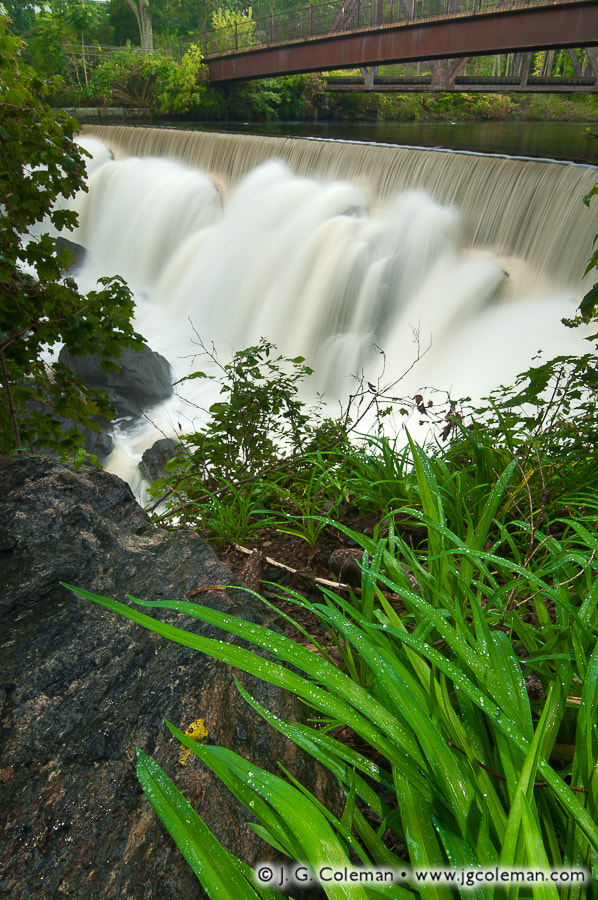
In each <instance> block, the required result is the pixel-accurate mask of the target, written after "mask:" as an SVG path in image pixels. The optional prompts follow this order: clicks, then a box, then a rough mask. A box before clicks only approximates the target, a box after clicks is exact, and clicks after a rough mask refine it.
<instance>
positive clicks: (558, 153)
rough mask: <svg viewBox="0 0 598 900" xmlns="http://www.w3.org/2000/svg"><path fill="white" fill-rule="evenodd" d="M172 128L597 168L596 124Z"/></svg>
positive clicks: (311, 124)
mask: <svg viewBox="0 0 598 900" xmlns="http://www.w3.org/2000/svg"><path fill="white" fill-rule="evenodd" d="M176 127H177V128H181V127H183V128H184V127H190V128H192V129H197V130H203V131H219V132H222V131H225V132H231V133H232V134H237V133H243V134H265V135H287V136H289V137H318V138H329V139H337V140H345V141H374V142H375V143H386V144H396V145H402V146H407V147H428V148H431V149H444V150H464V151H469V152H472V153H499V154H505V155H507V156H526V157H532V158H535V159H538V158H543V159H557V160H568V161H570V162H577V163H590V164H591V165H598V122H512V121H508V122H503V121H500V122H494V121H493V122H451V121H447V122H388V121H380V122H339V121H335V122H258V123H250V122H240V123H229V124H226V125H223V124H217V125H214V124H198V125H191V126H181V125H180V124H178V125H177V126H176Z"/></svg>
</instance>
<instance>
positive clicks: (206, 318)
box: [77, 129, 596, 477]
mask: <svg viewBox="0 0 598 900" xmlns="http://www.w3.org/2000/svg"><path fill="white" fill-rule="evenodd" d="M133 131H137V129H134V130H133ZM184 137H185V139H188V135H185V136H184ZM181 140H183V138H181ZM234 140H235V138H231V141H234ZM312 143H317V142H312ZM321 143H326V144H328V143H330V142H321ZM385 149H388V148H385ZM101 152H102V153H103V151H101ZM433 155H434V154H433V151H428V156H429V157H431V158H433ZM444 156H445V157H448V154H444ZM472 159H473V162H472V167H473V168H476V169H479V167H480V165H481V161H480V158H479V157H475V158H472ZM509 162H512V161H509ZM526 162H527V161H526ZM424 164H425V165H424V168H426V167H427V168H430V167H431V165H432V162H431V161H428V160H424ZM538 165H540V166H542V165H544V166H546V164H542V163H539V164H538ZM92 168H93V170H92V171H90V178H89V182H90V190H89V193H88V195H86V197H85V198H82V199H81V200H80V218H81V225H80V229H79V235H78V238H77V239H78V240H79V241H80V242H81V243H82V244H83V245H84V246H86V247H87V248H88V250H89V256H88V261H87V264H86V266H85V269H84V271H83V272H82V273H81V276H80V278H81V282H82V286H83V287H89V286H90V284H91V282H93V280H94V279H95V278H96V277H97V276H98V275H99V274H111V273H118V274H121V275H123V276H124V277H126V278H127V279H128V281H129V283H130V284H131V286H132V287H133V289H134V290H135V292H136V295H137V298H138V301H137V303H138V305H137V314H136V326H137V328H138V330H139V331H141V332H142V333H143V334H144V336H145V337H146V339H147V341H148V343H149V344H150V346H151V347H152V348H153V349H155V350H157V351H158V352H160V353H162V354H163V355H164V356H165V357H166V358H167V359H168V360H169V361H170V363H171V365H172V366H173V370H174V374H175V377H177V378H180V377H181V376H182V375H184V374H185V373H186V372H187V371H189V368H190V367H192V366H193V357H194V356H197V353H198V350H199V348H198V339H201V340H202V341H203V342H204V343H205V344H206V345H207V346H211V345H212V344H213V345H214V346H215V348H216V350H217V351H218V353H219V354H223V355H226V354H227V353H230V352H232V351H234V350H235V349H240V348H241V347H243V346H248V345H250V344H252V343H256V342H257V341H258V340H259V339H260V337H262V336H264V337H266V338H268V339H269V340H270V341H272V342H273V343H274V344H275V345H276V346H277V347H278V348H279V350H280V351H281V352H283V353H284V354H286V355H289V356H296V355H298V354H302V355H304V356H305V357H306V359H307V361H308V362H309V364H310V365H311V366H312V367H313V368H314V369H315V375H314V378H313V384H312V387H313V390H314V393H315V391H316V390H317V391H323V392H325V394H326V396H327V397H328V398H329V399H333V400H337V399H341V400H342V399H343V398H344V397H345V396H346V395H348V393H349V391H350V389H351V387H352V385H353V382H352V381H351V376H352V375H358V374H360V373H362V372H363V373H365V376H366V378H370V380H375V379H376V377H377V375H378V371H377V366H378V365H379V350H378V349H377V348H382V350H383V351H384V353H385V355H386V362H385V365H386V371H385V380H386V381H387V382H390V381H393V380H394V379H395V378H398V377H399V376H400V374H401V373H402V372H403V371H404V370H406V369H408V368H409V366H410V364H411V363H412V361H413V359H414V357H415V355H416V352H417V350H416V343H415V341H414V332H416V333H417V335H418V339H419V345H420V347H422V348H424V347H427V346H428V345H429V344H430V343H431V349H430V350H429V351H428V352H427V353H426V354H425V356H424V358H423V359H422V360H421V361H420V363H419V364H418V366H416V367H415V369H414V370H413V371H412V372H411V373H410V375H409V378H408V379H407V380H406V381H405V382H404V384H403V390H404V392H405V393H409V392H411V393H413V392H414V391H415V390H417V389H419V388H420V387H421V386H424V385H431V386H434V387H438V388H441V389H450V390H451V392H452V394H453V396H461V395H465V394H468V395H473V396H476V397H481V396H482V395H483V394H484V393H486V392H488V391H489V390H491V389H492V388H493V387H495V386H496V385H497V384H498V383H500V382H505V381H507V380H509V379H511V378H512V377H513V376H514V375H515V374H517V373H518V372H519V371H521V370H523V369H524V368H527V366H528V365H529V363H530V360H531V358H532V356H533V355H534V354H535V353H536V352H537V351H539V350H542V351H543V353H544V357H545V358H549V357H550V355H554V354H555V353H565V352H575V351H576V350H577V349H579V347H580V346H581V337H580V336H579V335H578V334H575V333H573V332H571V331H570V330H568V329H566V328H564V326H562V325H561V323H560V319H561V317H562V316H563V315H570V314H572V313H573V310H574V308H575V305H576V303H577V302H578V301H579V298H580V297H581V295H582V294H583V286H582V284H581V274H580V276H579V281H577V282H576V283H574V278H573V277H572V275H571V273H570V272H569V273H566V275H565V277H564V278H559V277H558V273H556V274H555V273H554V272H551V273H548V274H547V275H546V276H544V274H543V272H542V271H539V269H541V268H542V266H541V261H542V259H543V254H544V255H545V254H546V250H545V248H544V245H543V244H542V241H541V233H540V232H541V230H542V229H543V228H546V243H548V245H549V247H550V246H554V245H555V244H558V243H559V237H558V234H557V236H556V238H555V234H554V232H555V231H556V232H558V231H559V227H560V225H559V216H560V222H561V223H564V228H565V230H566V229H568V228H569V223H570V222H571V219H572V215H573V214H572V212H571V208H570V207H574V203H573V202H571V203H570V207H567V209H561V210H560V211H559V210H555V211H554V213H553V215H552V217H551V220H550V221H549V222H546V215H545V212H544V211H543V210H544V206H542V204H544V205H545V204H546V198H545V197H542V198H538V204H539V205H540V206H541V207H542V208H541V212H540V213H539V214H538V215H536V216H535V217H534V216H533V215H531V212H530V210H529V209H525V210H520V211H519V212H518V214H517V216H515V215H514V213H513V209H514V207H513V190H512V189H513V184H512V182H509V181H507V182H503V185H502V191H503V194H504V195H505V198H506V205H507V207H508V208H509V210H510V212H509V215H510V216H511V218H512V219H513V220H515V219H517V228H518V229H520V228H521V223H522V221H523V222H527V228H528V230H529V232H530V234H529V235H528V240H527V247H528V259H517V258H515V257H514V256H513V255H512V249H511V248H510V247H509V246H508V242H507V243H505V241H504V239H503V238H501V239H500V241H497V242H496V243H497V247H495V248H492V246H489V241H488V239H485V240H483V241H481V242H480V246H476V243H475V241H472V240H471V238H472V234H473V235H475V233H477V234H478V235H479V234H480V233H481V232H482V231H483V232H484V233H485V234H489V233H494V232H492V229H491V228H490V227H489V223H488V222H486V221H485V220H484V207H486V208H487V209H488V210H489V212H488V215H489V216H493V217H494V219H495V220H496V221H495V224H494V231H495V232H496V230H497V229H498V231H501V229H502V230H504V228H505V223H503V222H502V221H501V219H500V217H501V213H500V199H501V198H500V197H499V196H497V193H496V191H497V189H496V187H494V186H492V190H490V191H489V193H488V194H487V196H485V197H484V196H482V197H481V198H480V197H479V196H478V197H477V198H476V203H477V205H478V207H480V206H481V211H480V210H478V213H477V216H478V218H477V224H475V225H472V223H471V221H470V218H471V217H470V216H469V212H468V209H459V208H457V206H456V204H454V203H453V204H447V203H446V202H444V203H440V202H438V200H437V199H435V198H434V199H433V198H432V197H431V196H430V194H429V193H428V192H426V190H425V183H423V182H422V179H419V178H418V182H417V183H416V185H415V188H414V185H413V183H412V181H411V182H410V180H409V177H407V176H406V179H405V180H406V183H407V188H408V189H406V190H403V189H401V187H400V186H397V189H396V190H395V191H391V190H389V189H385V191H384V194H385V196H384V199H383V201H382V202H380V203H379V204H378V203H373V202H372V192H371V191H369V190H368V189H367V187H366V186H365V185H364V184H363V177H362V172H361V174H360V176H359V179H358V180H359V182H360V183H358V184H355V183H352V182H351V181H350V180H349V179H346V180H341V179H339V178H336V177H334V178H332V179H331V178H329V177H320V176H319V175H318V173H315V174H314V176H312V177H306V176H305V175H300V174H296V173H294V172H292V171H291V170H290V168H289V167H288V165H286V164H285V163H283V162H281V161H279V160H271V161H260V164H259V165H257V167H255V168H254V169H253V170H251V171H249V173H248V174H246V175H245V176H244V177H243V178H241V179H240V180H239V181H238V183H237V184H235V185H232V186H228V185H226V187H225V188H224V189H223V188H222V185H221V184H218V186H216V185H215V183H214V180H212V179H211V178H209V177H208V176H207V175H206V174H203V173H202V172H200V171H198V170H197V169H194V168H190V167H187V166H185V165H182V164H181V163H180V162H178V161H175V160H172V159H165V158H160V159H159V158H154V157H149V158H132V157H129V158H124V159H117V160H108V161H103V162H101V163H100V164H99V165H95V166H94V167H92ZM299 168H300V167H299ZM411 168H412V166H411ZM573 168H575V169H576V172H575V173H574V174H575V175H576V177H577V181H576V182H575V183H576V184H577V183H578V182H580V188H579V189H580V194H579V197H578V198H577V202H578V207H577V208H576V215H579V216H580V217H581V216H583V214H584V213H585V207H583V205H582V204H581V196H583V194H582V193H581V190H582V189H583V190H584V191H587V190H589V186H590V185H591V183H593V180H595V177H596V170H592V169H590V168H587V169H584V168H583V167H568V166H559V165H558V164H552V168H551V169H550V171H551V174H552V187H550V184H549V185H548V190H553V191H555V190H556V185H557V184H558V182H559V174H560V175H562V174H563V173H567V172H570V171H571V170H572V169H573ZM406 170H407V173H408V174H409V171H410V167H409V165H407V166H406ZM577 170H579V171H577ZM525 171H526V167H525V166H524V167H523V168H522V169H521V170H518V175H517V179H516V182H517V184H516V186H515V190H517V191H519V192H520V193H521V194H522V196H524V197H525V191H524V189H523V187H522V179H523V178H524V172H525ZM546 171H548V170H546V169H545V170H544V172H546ZM216 175H217V176H222V171H220V172H217V173H216ZM382 177H383V173H382V174H381V173H380V172H377V173H376V178H377V179H378V182H379V181H380V179H381V178H382ZM459 177H460V178H461V176H459ZM493 177H494V176H493ZM449 178H452V179H453V180H454V173H453V175H451V174H450V173H447V180H449ZM215 180H216V182H218V178H216V179H215ZM433 181H434V183H436V182H437V181H438V175H437V172H435V174H434V179H433ZM459 190H461V191H462V190H463V189H462V188H459ZM480 190H483V179H482V187H481V188H478V193H479V192H480ZM528 205H529V203H528ZM574 208H575V207H574ZM506 224H507V226H508V223H506ZM591 231H592V229H591V226H590V227H589V228H588V227H587V225H586V229H585V231H584V233H583V238H582V242H584V243H586V244H587V249H588V252H587V255H589V247H590V246H591V238H590V234H591ZM586 232H587V234H586ZM501 233H502V232H501ZM463 235H466V236H467V239H466V238H464V236H463ZM566 238H567V240H569V239H570V235H569V234H567V235H566ZM564 240H565V238H564V236H563V237H562V238H561V239H560V243H561V244H562V243H563V241H564ZM578 243H579V241H578ZM530 247H535V248H536V249H535V250H534V253H535V260H534V259H533V256H534V253H532V251H531V250H530V249H529V248H530ZM509 251H510V252H509ZM578 252H579V251H578ZM581 253H582V254H583V253H584V251H583V249H582V251H581ZM553 255H554V254H553ZM587 255H586V256H585V257H584V258H585V259H587ZM530 258H531V259H530ZM538 261H540V265H539V264H538ZM534 263H535V264H534ZM561 268H562V266H561ZM578 268H579V266H578ZM585 349H587V345H585ZM197 367H200V368H205V364H204V363H202V364H201V366H197ZM198 384H200V383H198V382H192V383H190V384H189V385H188V386H187V389H188V390H190V388H191V387H195V386H196V385H198ZM201 389H202V390H203V392H204V395H203V396H202V395H201V394H197V393H193V394H188V396H187V398H186V400H187V401H188V402H180V401H178V400H177V401H173V403H172V404H170V406H169V408H168V409H166V410H164V411H162V413H159V412H158V411H152V415H151V418H152V421H154V423H155V428H154V429H153V430H152V429H148V428H147V427H144V428H142V429H139V428H138V429H137V431H136V433H135V442H133V440H132V439H131V435H130V434H129V436H128V438H127V439H126V440H123V441H121V449H120V450H119V452H118V454H117V456H118V461H117V460H116V459H115V460H113V461H109V463H108V468H111V469H112V470H114V469H115V468H116V469H119V470H120V471H122V469H121V466H122V447H123V446H124V447H125V449H126V450H127V453H128V455H129V456H130V457H131V458H132V460H133V461H134V462H135V461H136V460H137V459H138V457H139V455H140V453H141V452H142V450H143V449H144V447H146V446H148V445H149V444H151V443H152V441H153V440H154V439H155V437H156V436H157V435H158V434H159V433H160V432H166V433H172V432H177V431H179V430H183V431H184V430H188V429H189V428H192V427H194V425H197V424H198V419H199V420H201V418H202V416H204V414H203V413H201V412H199V410H198V407H203V408H204V409H205V408H206V406H207V405H209V402H210V400H211V399H212V398H213V391H214V388H213V386H212V387H210V386H209V385H205V384H203V385H202V387H201ZM129 477H131V476H130V474H129Z"/></svg>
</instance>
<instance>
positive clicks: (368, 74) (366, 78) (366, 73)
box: [359, 66, 378, 91]
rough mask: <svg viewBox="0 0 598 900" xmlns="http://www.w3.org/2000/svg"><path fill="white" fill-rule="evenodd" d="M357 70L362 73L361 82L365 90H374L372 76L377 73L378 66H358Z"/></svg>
mask: <svg viewBox="0 0 598 900" xmlns="http://www.w3.org/2000/svg"><path fill="white" fill-rule="evenodd" d="M359 71H360V72H361V74H362V75H363V84H364V87H365V89H366V91H373V90H374V78H375V77H376V75H377V74H378V66H370V67H369V69H368V67H367V66H360V68H359Z"/></svg>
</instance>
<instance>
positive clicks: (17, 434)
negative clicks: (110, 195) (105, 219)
mask: <svg viewBox="0 0 598 900" xmlns="http://www.w3.org/2000/svg"><path fill="white" fill-rule="evenodd" d="M21 47H22V44H21V41H20V39H19V38H16V37H13V36H11V35H9V34H7V33H6V19H5V18H4V17H2V16H0V77H1V83H2V90H1V93H0V142H1V144H2V155H1V157H0V160H1V161H0V373H1V378H2V385H3V392H2V397H1V400H0V434H1V435H2V446H1V450H2V452H4V453H6V452H9V451H11V450H14V449H18V448H19V447H21V446H26V447H29V448H35V447H37V448H49V449H62V450H70V449H72V448H73V447H75V446H77V444H78V443H80V441H81V437H80V435H79V432H78V431H77V430H76V429H74V428H69V429H67V430H66V431H65V432H64V433H63V432H61V430H60V428H61V422H60V419H59V417H60V416H62V417H66V418H67V419H72V420H73V421H74V422H76V423H80V424H85V425H87V426H88V427H92V428H94V429H96V430H97V429H98V428H99V426H98V425H97V424H95V422H94V419H95V417H96V416H97V415H98V414H99V413H102V414H103V415H108V416H110V413H111V409H110V406H109V404H108V403H107V401H106V398H103V399H102V397H101V396H100V395H97V394H91V393H90V392H88V391H86V390H85V389H84V387H83V385H82V384H81V383H80V382H79V381H78V380H77V379H76V378H74V377H73V376H72V374H71V373H69V372H68V371H67V370H66V369H65V368H64V367H63V366H60V365H57V364H51V363H49V362H48V361H47V359H48V353H49V352H51V351H52V349H53V348H54V347H56V345H57V344H60V343H66V344H67V345H68V346H69V349H70V350H71V352H73V353H75V354H83V353H90V352H96V353H99V354H100V356H101V357H102V359H103V360H104V362H105V365H106V366H110V365H111V363H110V360H112V359H114V358H117V357H118V356H119V354H120V350H121V348H122V347H124V346H135V345H138V344H140V343H141V339H140V337H139V336H138V335H136V333H135V332H134V330H133V328H132V326H131V321H130V320H131V315H132V312H133V300H132V298H131V294H130V292H129V290H128V289H127V287H126V286H125V285H124V284H123V282H122V281H121V280H120V279H118V278H117V279H113V280H111V281H108V280H104V281H103V282H102V287H101V288H100V289H99V290H96V291H92V292H90V293H89V294H87V296H80V294H79V293H78V291H77V288H76V285H75V283H74V282H73V281H72V279H70V278H67V277H63V270H64V268H65V266H66V265H67V264H68V261H69V251H67V250H63V251H62V252H60V253H59V252H57V249H56V242H55V240H54V238H53V237H51V236H50V235H49V234H48V233H42V234H41V236H40V237H34V236H33V234H32V232H31V229H33V228H34V226H39V227H40V230H43V227H45V228H52V227H53V228H55V229H57V230H60V229H62V228H65V227H67V228H72V227H73V226H74V225H75V224H76V216H75V214H74V213H73V212H71V211H70V210H68V209H63V208H61V207H60V204H57V203H56V200H57V198H58V197H59V196H62V197H65V198H68V197H71V196H72V195H73V194H75V192H76V191H78V190H81V189H83V188H84V184H85V183H84V173H85V167H84V160H83V157H82V154H81V151H80V150H79V148H78V147H77V145H76V144H75V142H74V140H73V135H74V132H75V129H76V127H77V123H76V122H75V121H74V120H73V119H70V118H68V117H67V116H65V115H64V114H62V113H59V114H56V113H55V112H54V111H53V110H52V109H51V108H50V107H49V106H48V105H46V104H45V103H44V102H43V99H41V98H42V97H43V95H44V93H45V92H46V91H47V90H48V87H47V86H46V85H45V84H44V82H42V81H41V80H40V79H39V77H38V76H37V75H35V73H34V72H33V71H32V70H31V69H30V68H29V67H27V66H26V65H24V64H23V62H22V60H21V58H20V52H21ZM40 223H43V226H40Z"/></svg>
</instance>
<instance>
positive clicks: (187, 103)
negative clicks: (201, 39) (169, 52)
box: [157, 44, 207, 113]
mask: <svg viewBox="0 0 598 900" xmlns="http://www.w3.org/2000/svg"><path fill="white" fill-rule="evenodd" d="M206 80H207V69H206V67H205V66H204V65H203V56H202V53H201V50H200V48H199V47H198V45H197V44H190V45H189V47H188V48H187V50H186V51H185V55H184V56H183V58H182V60H181V62H180V63H179V65H178V66H176V68H174V69H173V70H172V72H171V73H170V75H169V76H168V78H167V80H166V81H165V83H164V86H163V88H162V90H161V91H159V92H158V97H157V100H158V101H159V103H160V108H161V110H162V112H173V113H185V112H188V111H189V110H192V109H197V108H199V107H200V106H201V105H202V103H205V99H206V93H207V92H206V86H205V82H206Z"/></svg>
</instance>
